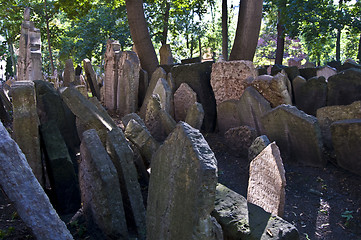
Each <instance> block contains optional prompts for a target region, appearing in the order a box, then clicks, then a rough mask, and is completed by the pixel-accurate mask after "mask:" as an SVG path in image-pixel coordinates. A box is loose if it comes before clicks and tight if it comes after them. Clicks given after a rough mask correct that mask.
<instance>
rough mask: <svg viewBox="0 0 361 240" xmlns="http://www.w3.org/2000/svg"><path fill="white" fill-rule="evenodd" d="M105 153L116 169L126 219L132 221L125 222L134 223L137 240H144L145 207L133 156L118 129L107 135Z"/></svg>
mask: <svg viewBox="0 0 361 240" xmlns="http://www.w3.org/2000/svg"><path fill="white" fill-rule="evenodd" d="M107 152H108V153H109V155H110V157H111V159H112V161H113V164H114V166H115V168H116V169H117V173H118V178H119V184H120V189H121V192H122V196H123V203H124V206H127V207H128V208H129V209H128V208H126V207H125V208H124V211H125V215H126V217H127V218H131V219H132V220H131V221H127V222H128V225H130V222H135V228H136V231H137V236H138V238H139V239H144V240H145V238H146V222H145V207H144V204H143V197H142V193H141V191H140V186H139V183H138V174H137V169H136V168H135V165H134V162H133V159H134V154H133V151H132V149H131V147H130V146H129V144H128V142H127V140H126V139H125V137H124V134H123V132H122V130H120V129H119V128H118V129H113V130H112V131H110V132H109V133H108V138H107Z"/></svg>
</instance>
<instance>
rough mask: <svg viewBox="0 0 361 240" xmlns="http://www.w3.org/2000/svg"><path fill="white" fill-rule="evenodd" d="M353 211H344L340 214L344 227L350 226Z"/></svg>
mask: <svg viewBox="0 0 361 240" xmlns="http://www.w3.org/2000/svg"><path fill="white" fill-rule="evenodd" d="M352 214H353V211H348V210H346V211H344V212H343V213H342V214H341V217H343V218H344V219H345V226H346V227H347V226H349V225H350V221H351V220H352V219H353V216H352Z"/></svg>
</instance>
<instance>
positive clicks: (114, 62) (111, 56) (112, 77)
mask: <svg viewBox="0 0 361 240" xmlns="http://www.w3.org/2000/svg"><path fill="white" fill-rule="evenodd" d="M119 58H120V44H119V42H118V41H112V40H108V41H107V46H106V50H105V55H104V74H105V77H104V91H105V95H104V104H105V107H106V108H107V109H108V110H109V111H112V112H114V111H115V110H116V108H117V90H118V67H119Z"/></svg>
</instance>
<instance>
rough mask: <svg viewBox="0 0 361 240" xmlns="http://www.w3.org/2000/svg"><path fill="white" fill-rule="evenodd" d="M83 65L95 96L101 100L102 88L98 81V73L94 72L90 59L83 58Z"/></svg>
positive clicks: (86, 78)
mask: <svg viewBox="0 0 361 240" xmlns="http://www.w3.org/2000/svg"><path fill="white" fill-rule="evenodd" d="M83 67H84V72H85V80H86V82H87V84H88V85H89V87H90V90H91V92H92V94H93V97H96V98H98V99H99V100H100V88H99V85H98V81H97V75H96V74H95V72H94V69H93V66H92V64H91V62H90V60H89V59H87V58H86V59H84V60H83Z"/></svg>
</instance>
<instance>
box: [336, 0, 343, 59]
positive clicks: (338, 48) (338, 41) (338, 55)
mask: <svg viewBox="0 0 361 240" xmlns="http://www.w3.org/2000/svg"><path fill="white" fill-rule="evenodd" d="M342 3H343V0H340V1H339V2H338V7H339V9H340V10H341V7H342ZM341 31H342V27H341V26H339V27H338V28H337V36H336V61H338V62H339V61H341Z"/></svg>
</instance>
